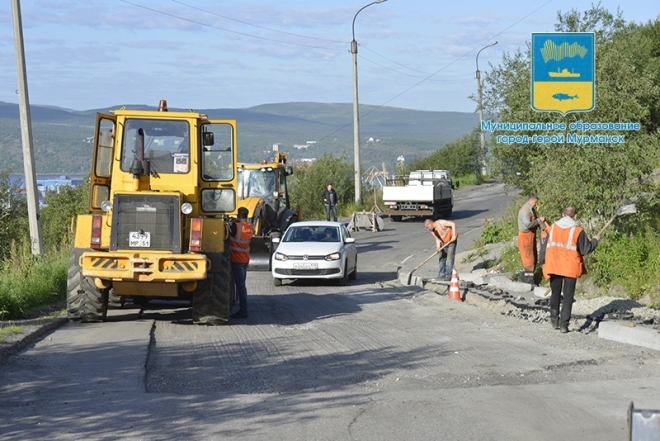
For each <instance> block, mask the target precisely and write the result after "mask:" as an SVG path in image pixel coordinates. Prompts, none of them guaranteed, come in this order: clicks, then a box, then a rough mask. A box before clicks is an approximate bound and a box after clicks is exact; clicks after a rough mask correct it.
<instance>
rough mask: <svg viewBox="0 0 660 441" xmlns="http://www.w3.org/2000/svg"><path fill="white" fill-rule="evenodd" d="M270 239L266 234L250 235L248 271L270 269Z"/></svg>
mask: <svg viewBox="0 0 660 441" xmlns="http://www.w3.org/2000/svg"><path fill="white" fill-rule="evenodd" d="M271 254H272V253H271V241H270V237H267V236H252V240H251V241H250V263H249V264H248V271H270V256H271Z"/></svg>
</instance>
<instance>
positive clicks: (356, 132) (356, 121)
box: [351, 0, 387, 206]
mask: <svg viewBox="0 0 660 441" xmlns="http://www.w3.org/2000/svg"><path fill="white" fill-rule="evenodd" d="M385 1H387V0H376V1H375V2H371V3H369V4H368V5H366V6H363V7H362V8H360V9H359V10H358V11H357V12H356V13H355V16H354V17H353V26H352V29H353V41H351V54H353V154H354V159H353V161H354V164H355V172H354V173H355V177H354V178H355V204H356V205H358V206H359V205H362V195H361V191H362V179H361V178H362V175H361V172H360V111H359V110H358V72H357V52H358V44H357V41H355V19H356V18H357V16H358V14H359V13H360V12H361V11H362V10H363V9H365V8H367V7H369V6H371V5H375V4H376V3H383V2H385Z"/></svg>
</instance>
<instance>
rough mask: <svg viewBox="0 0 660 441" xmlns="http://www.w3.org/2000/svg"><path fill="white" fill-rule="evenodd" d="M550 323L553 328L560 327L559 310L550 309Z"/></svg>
mask: <svg viewBox="0 0 660 441" xmlns="http://www.w3.org/2000/svg"><path fill="white" fill-rule="evenodd" d="M550 325H551V326H552V329H559V311H555V310H554V309H551V310H550Z"/></svg>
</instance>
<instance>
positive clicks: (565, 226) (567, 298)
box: [543, 207, 600, 333]
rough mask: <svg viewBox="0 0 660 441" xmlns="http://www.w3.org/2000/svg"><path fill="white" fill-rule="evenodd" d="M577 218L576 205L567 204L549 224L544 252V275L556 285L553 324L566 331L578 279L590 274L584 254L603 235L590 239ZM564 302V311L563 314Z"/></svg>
mask: <svg viewBox="0 0 660 441" xmlns="http://www.w3.org/2000/svg"><path fill="white" fill-rule="evenodd" d="M576 219H577V211H576V210H575V208H573V207H566V208H564V211H563V212H562V218H561V219H560V220H558V221H557V222H555V223H554V224H552V226H551V227H550V228H549V231H548V241H547V244H546V248H545V253H544V255H545V261H544V263H543V275H544V277H545V278H546V279H550V287H551V288H552V296H551V297H550V324H551V325H552V327H553V328H554V329H559V330H560V331H561V332H562V333H566V332H568V323H569V322H570V320H571V311H572V309H573V298H574V296H575V284H576V283H577V279H579V278H580V277H581V276H583V275H585V274H587V269H586V268H585V266H584V256H586V255H587V254H589V253H591V252H592V251H593V250H595V249H596V247H597V246H598V240H599V239H600V237H598V235H596V236H595V237H594V238H593V239H589V237H588V236H587V233H585V232H584V230H583V229H582V227H579V226H578V225H577V222H576V221H575V220H576ZM562 291H563V292H564V296H563V301H561V298H562V296H561V293H562ZM560 303H561V315H560V314H559V304H560Z"/></svg>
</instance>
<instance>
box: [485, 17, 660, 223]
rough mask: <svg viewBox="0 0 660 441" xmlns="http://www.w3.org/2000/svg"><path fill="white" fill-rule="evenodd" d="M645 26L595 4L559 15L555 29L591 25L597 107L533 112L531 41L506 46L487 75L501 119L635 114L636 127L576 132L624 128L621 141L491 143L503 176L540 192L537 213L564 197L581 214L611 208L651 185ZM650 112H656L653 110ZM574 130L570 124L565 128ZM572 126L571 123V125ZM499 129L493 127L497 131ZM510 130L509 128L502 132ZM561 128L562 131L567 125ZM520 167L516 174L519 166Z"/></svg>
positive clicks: (654, 58) (651, 90)
mask: <svg viewBox="0 0 660 441" xmlns="http://www.w3.org/2000/svg"><path fill="white" fill-rule="evenodd" d="M657 26H658V25H657V21H656V23H655V24H649V25H646V26H641V25H625V22H623V20H622V19H621V18H620V14H619V15H618V16H617V18H614V17H613V16H612V15H611V14H610V13H609V12H607V11H606V10H604V9H603V8H602V7H600V5H597V6H592V8H591V9H590V10H589V11H586V12H585V13H584V14H582V15H580V14H579V13H578V12H577V11H575V10H573V11H571V12H569V13H567V14H564V15H561V14H560V15H559V24H558V25H557V29H558V30H562V31H593V32H595V33H596V35H597V36H598V37H597V43H598V45H597V60H596V87H597V95H596V108H595V109H594V110H593V111H591V112H587V113H570V114H568V115H566V116H563V115H561V114H559V113H552V112H541V113H537V112H534V111H533V110H532V108H531V105H530V87H529V84H530V49H529V47H527V50H526V51H525V52H523V51H521V50H518V51H517V52H516V53H515V54H513V55H509V54H504V56H503V58H502V62H501V64H500V65H499V66H496V67H494V68H493V69H492V70H491V72H490V73H488V74H487V75H486V78H485V81H484V83H485V88H484V97H485V100H484V102H485V107H487V109H488V113H489V114H491V115H496V116H497V118H498V120H499V121H502V122H526V121H533V122H562V123H565V124H566V126H567V127H568V126H569V125H570V124H571V123H575V122H578V121H584V122H593V123H600V122H615V123H616V122H632V123H635V122H639V123H640V125H641V129H640V130H639V131H625V132H615V133H613V132H611V131H610V132H607V131H605V132H604V131H597V132H590V131H586V132H580V131H578V132H577V133H576V134H577V135H624V136H625V143H624V144H615V143H597V142H589V143H584V144H578V143H568V142H564V143H549V144H541V143H529V144H523V143H513V144H504V143H499V144H498V143H494V144H493V145H494V147H493V156H494V161H495V165H496V170H497V171H499V172H500V173H501V174H504V173H503V172H504V171H509V172H517V173H508V175H506V177H505V178H504V179H505V182H507V183H508V184H510V185H514V186H517V187H519V188H521V189H522V190H523V192H524V193H537V194H539V196H541V200H542V201H543V203H542V210H543V212H542V214H543V215H546V216H548V217H550V218H551V219H552V218H556V217H559V214H560V211H561V209H562V208H563V207H565V206H566V205H573V206H575V207H576V208H577V209H578V211H579V212H582V213H585V216H589V215H591V214H601V215H611V214H612V213H614V211H615V210H616V208H617V207H618V206H619V205H620V204H621V203H622V202H623V201H624V199H626V198H628V197H631V196H634V195H637V194H640V193H643V192H644V191H647V190H648V189H649V185H650V180H649V176H650V173H651V171H652V166H653V164H655V163H657V157H658V151H659V149H660V145H659V142H658V137H657V124H658V122H657V119H655V120H654V117H653V116H654V114H655V115H657V109H658V107H657V106H658V105H657V103H658V98H660V89H659V84H658V78H659V75H658V51H657V48H658V43H657V41H654V40H653V38H652V35H654V34H653V33H651V32H649V31H648V28H649V27H657ZM654 112H655V113H654ZM570 132H571V131H570V130H569V131H567V133H570ZM572 132H574V133H575V132H576V131H572ZM497 134H498V133H494V135H497ZM505 134H507V135H511V134H512V133H505ZM564 134H566V133H564ZM513 135H528V136H530V137H531V136H532V135H557V132H545V133H541V132H538V131H535V132H531V131H527V132H523V131H520V132H515V133H513ZM518 173H519V174H518Z"/></svg>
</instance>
